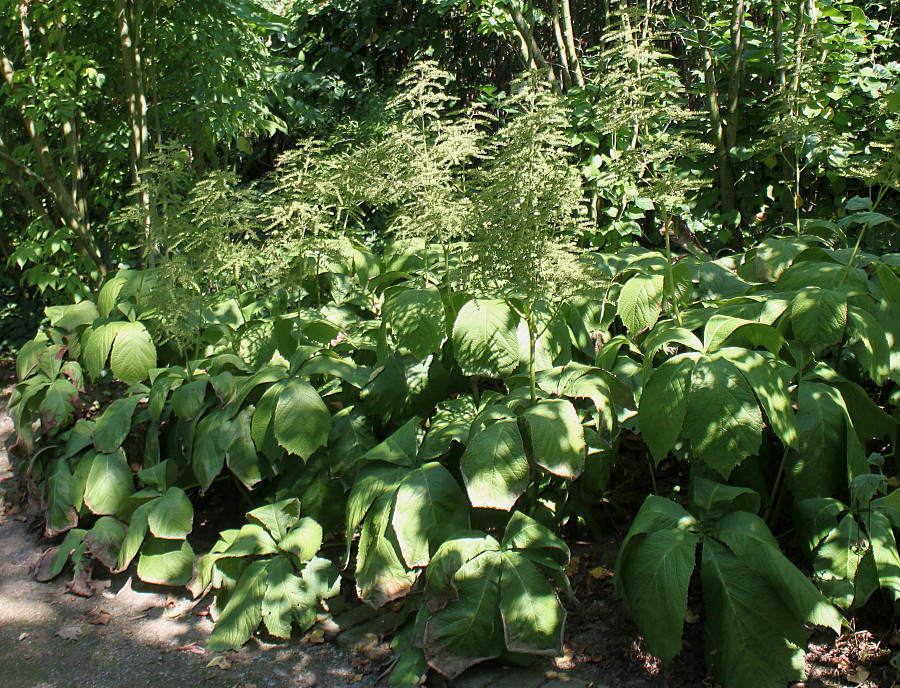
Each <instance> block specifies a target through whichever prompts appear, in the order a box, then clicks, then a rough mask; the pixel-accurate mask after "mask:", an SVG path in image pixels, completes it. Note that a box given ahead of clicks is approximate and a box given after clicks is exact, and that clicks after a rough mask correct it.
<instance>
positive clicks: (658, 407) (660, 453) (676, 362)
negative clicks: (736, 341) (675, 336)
mask: <svg viewBox="0 0 900 688" xmlns="http://www.w3.org/2000/svg"><path fill="white" fill-rule="evenodd" d="M697 359H698V357H697V355H696V354H679V355H678V356H673V357H672V358H670V359H669V360H668V361H666V362H665V363H663V364H662V365H661V366H659V368H657V369H656V370H654V371H653V374H652V375H651V376H650V379H649V380H648V381H647V384H646V385H644V390H643V392H642V393H641V401H640V405H639V407H638V422H639V424H640V427H641V434H642V436H643V438H644V442H646V443H647V446H648V447H650V452H651V453H652V454H653V458H654V460H655V461H656V463H660V462H661V461H662V460H663V459H665V458H666V456H667V455H668V453H669V451H670V450H672V449H673V448H674V447H675V442H676V441H677V440H678V438H679V437H680V436H681V430H682V426H683V425H684V416H685V413H686V412H687V394H688V389H689V385H690V380H691V375H692V373H693V370H694V366H696V365H697Z"/></svg>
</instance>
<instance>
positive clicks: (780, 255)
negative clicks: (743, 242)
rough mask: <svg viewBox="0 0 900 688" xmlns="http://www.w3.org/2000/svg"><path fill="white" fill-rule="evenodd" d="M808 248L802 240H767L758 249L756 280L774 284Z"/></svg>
mask: <svg viewBox="0 0 900 688" xmlns="http://www.w3.org/2000/svg"><path fill="white" fill-rule="evenodd" d="M807 246H808V245H807V243H806V242H805V241H803V240H802V239H795V238H784V239H779V238H769V239H766V240H765V241H763V242H762V243H761V244H760V245H759V246H757V248H756V278H757V279H758V280H760V281H762V282H774V281H775V280H777V279H778V278H779V277H781V274H782V273H783V272H784V271H785V270H787V268H788V266H789V265H790V264H791V263H792V262H793V261H794V258H796V257H797V256H799V255H800V254H801V253H802V252H803V251H805V250H806V249H807Z"/></svg>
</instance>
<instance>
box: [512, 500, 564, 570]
mask: <svg viewBox="0 0 900 688" xmlns="http://www.w3.org/2000/svg"><path fill="white" fill-rule="evenodd" d="M500 546H501V547H502V549H504V550H506V549H514V550H519V551H524V550H529V551H532V552H541V553H544V554H546V555H547V556H548V557H549V558H550V560H551V561H552V562H553V564H554V566H555V567H558V568H563V567H565V566H566V565H568V563H569V547H568V545H566V543H565V542H563V540H562V539H560V538H559V537H557V536H556V535H555V534H554V533H553V532H552V531H551V530H550V529H549V528H547V526H545V525H543V524H542V523H538V522H537V521H535V520H534V519H533V518H531V516H527V515H526V514H523V513H522V512H521V511H515V512H513V515H512V516H511V517H510V519H509V523H507V524H506V530H504V531H503V542H502V543H501V545H500Z"/></svg>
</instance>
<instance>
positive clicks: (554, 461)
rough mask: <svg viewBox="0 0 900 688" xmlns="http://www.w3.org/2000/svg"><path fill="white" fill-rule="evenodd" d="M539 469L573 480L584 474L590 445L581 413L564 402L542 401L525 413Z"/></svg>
mask: <svg viewBox="0 0 900 688" xmlns="http://www.w3.org/2000/svg"><path fill="white" fill-rule="evenodd" d="M524 415H525V419H526V420H527V421H528V428H529V434H530V438H531V449H532V452H533V453H534V460H535V462H536V463H537V465H538V466H540V467H541V468H544V469H546V470H548V471H550V472H551V473H553V474H554V475H558V476H560V477H563V478H567V479H569V480H574V479H575V478H577V477H578V476H579V475H581V473H582V472H583V471H584V460H585V454H586V453H587V445H586V444H585V441H584V427H583V426H582V425H581V420H580V419H579V418H578V412H577V411H576V410H575V407H574V406H572V403H571V402H570V401H567V400H565V399H542V400H541V401H539V402H538V403H537V405H536V406H532V407H531V408H529V409H527V410H526V411H525V414H524Z"/></svg>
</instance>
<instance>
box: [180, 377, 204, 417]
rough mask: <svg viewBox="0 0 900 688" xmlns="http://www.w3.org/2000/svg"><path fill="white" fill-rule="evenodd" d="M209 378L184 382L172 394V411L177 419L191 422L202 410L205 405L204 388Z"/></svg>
mask: <svg viewBox="0 0 900 688" xmlns="http://www.w3.org/2000/svg"><path fill="white" fill-rule="evenodd" d="M208 384H209V378H208V377H207V376H205V375H204V376H203V377H200V378H198V379H197V380H192V381H191V382H185V383H184V384H183V385H181V386H180V387H179V388H178V389H176V390H175V391H174V392H172V411H174V413H175V415H176V416H178V417H179V418H183V419H184V420H193V419H194V418H196V417H197V414H199V413H200V411H202V410H203V405H204V404H205V403H206V387H207V385H208Z"/></svg>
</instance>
